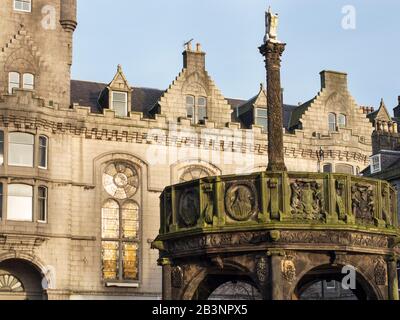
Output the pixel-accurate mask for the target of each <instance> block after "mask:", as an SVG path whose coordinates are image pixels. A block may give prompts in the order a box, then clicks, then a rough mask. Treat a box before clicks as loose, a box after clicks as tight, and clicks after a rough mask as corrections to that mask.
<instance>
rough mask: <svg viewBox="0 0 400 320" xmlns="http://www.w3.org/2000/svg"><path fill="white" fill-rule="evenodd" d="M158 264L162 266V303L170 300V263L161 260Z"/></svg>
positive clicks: (164, 259) (165, 259)
mask: <svg viewBox="0 0 400 320" xmlns="http://www.w3.org/2000/svg"><path fill="white" fill-rule="evenodd" d="M158 264H159V265H160V266H162V299H163V300H164V301H169V300H172V285H171V271H172V268H171V261H170V260H169V259H168V258H162V259H160V260H159V261H158Z"/></svg>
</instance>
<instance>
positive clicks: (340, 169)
mask: <svg viewBox="0 0 400 320" xmlns="http://www.w3.org/2000/svg"><path fill="white" fill-rule="evenodd" d="M336 173H344V174H354V168H353V166H350V165H348V164H338V165H336Z"/></svg>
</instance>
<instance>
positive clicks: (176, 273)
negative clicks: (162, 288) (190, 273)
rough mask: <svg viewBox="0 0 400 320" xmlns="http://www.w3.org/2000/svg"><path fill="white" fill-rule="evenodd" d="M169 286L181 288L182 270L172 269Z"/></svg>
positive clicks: (178, 268) (179, 268)
mask: <svg viewBox="0 0 400 320" xmlns="http://www.w3.org/2000/svg"><path fill="white" fill-rule="evenodd" d="M171 284H172V287H173V288H177V289H180V288H182V286H183V270H182V268H181V267H173V268H172V270H171Z"/></svg>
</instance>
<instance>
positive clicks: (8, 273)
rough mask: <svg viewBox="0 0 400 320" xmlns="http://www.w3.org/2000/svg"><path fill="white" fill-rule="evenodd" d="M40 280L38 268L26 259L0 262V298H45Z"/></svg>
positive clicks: (41, 278)
mask: <svg viewBox="0 0 400 320" xmlns="http://www.w3.org/2000/svg"><path fill="white" fill-rule="evenodd" d="M42 280H43V276H42V275H41V273H40V272H39V270H37V268H36V267H35V266H34V265H33V264H31V263H29V262H27V261H23V260H19V259H10V260H6V261H3V262H0V300H45V299H46V294H45V292H44V290H43V287H42Z"/></svg>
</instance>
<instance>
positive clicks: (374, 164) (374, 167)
mask: <svg viewBox="0 0 400 320" xmlns="http://www.w3.org/2000/svg"><path fill="white" fill-rule="evenodd" d="M381 171H382V163H381V155H380V154H378V155H376V156H373V157H371V173H372V174H374V173H378V172H381Z"/></svg>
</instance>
